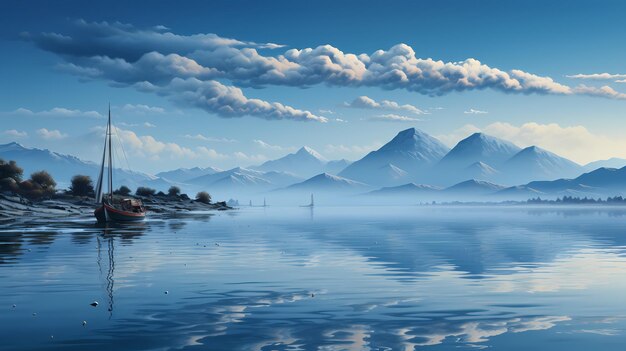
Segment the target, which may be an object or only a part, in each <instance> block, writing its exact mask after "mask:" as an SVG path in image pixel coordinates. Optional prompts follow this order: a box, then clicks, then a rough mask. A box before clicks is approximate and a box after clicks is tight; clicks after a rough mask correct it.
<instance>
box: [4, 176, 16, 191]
mask: <svg viewBox="0 0 626 351" xmlns="http://www.w3.org/2000/svg"><path fill="white" fill-rule="evenodd" d="M0 190H2V191H10V192H12V193H16V192H17V191H18V190H19V187H18V183H17V182H16V181H15V179H13V178H8V177H7V178H2V179H0Z"/></svg>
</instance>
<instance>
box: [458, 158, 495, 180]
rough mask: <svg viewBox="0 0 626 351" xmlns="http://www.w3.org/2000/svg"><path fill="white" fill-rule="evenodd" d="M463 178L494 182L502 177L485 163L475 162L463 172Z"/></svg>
mask: <svg viewBox="0 0 626 351" xmlns="http://www.w3.org/2000/svg"><path fill="white" fill-rule="evenodd" d="M462 174H463V176H465V177H466V178H471V179H481V180H492V179H496V178H497V177H499V176H500V172H499V171H498V170H497V169H495V168H493V167H491V166H489V165H488V164H486V163H484V162H480V161H478V162H474V163H472V164H471V165H469V166H468V167H467V168H465V170H463V172H462Z"/></svg>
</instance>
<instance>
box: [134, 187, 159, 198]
mask: <svg viewBox="0 0 626 351" xmlns="http://www.w3.org/2000/svg"><path fill="white" fill-rule="evenodd" d="M135 194H136V195H138V196H154V194H156V190H154V189H152V188H148V187H145V186H140V187H139V188H137V190H136V191H135Z"/></svg>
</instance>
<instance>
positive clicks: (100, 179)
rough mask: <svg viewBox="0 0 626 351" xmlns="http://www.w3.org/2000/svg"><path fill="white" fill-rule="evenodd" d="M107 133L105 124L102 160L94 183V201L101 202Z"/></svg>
mask: <svg viewBox="0 0 626 351" xmlns="http://www.w3.org/2000/svg"><path fill="white" fill-rule="evenodd" d="M108 134H109V126H108V125H107V129H106V132H105V134H104V148H102V162H101V163H100V173H98V183H97V184H96V203H101V202H102V185H103V182H104V163H105V162H106V155H107V140H108Z"/></svg>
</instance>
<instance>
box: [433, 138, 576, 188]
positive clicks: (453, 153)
mask: <svg viewBox="0 0 626 351" xmlns="http://www.w3.org/2000/svg"><path fill="white" fill-rule="evenodd" d="M582 172H583V167H582V166H580V165H578V164H576V163H574V162H572V161H570V160H568V159H566V158H563V157H560V156H558V155H556V154H554V153H552V152H550V151H547V150H544V149H541V148H539V147H537V146H530V147H527V148H525V149H520V148H519V147H517V146H515V145H514V144H512V143H510V142H508V141H505V140H502V139H498V138H495V137H492V136H489V135H485V134H483V133H474V134H472V135H470V136H469V137H467V138H465V139H463V140H461V141H460V142H459V143H458V144H457V145H456V146H455V147H454V148H452V150H450V152H449V153H448V154H447V155H446V156H445V157H444V158H443V159H442V160H441V161H440V162H439V163H438V164H437V165H436V166H435V168H434V169H433V172H432V173H431V174H430V178H429V179H428V180H429V181H430V182H434V183H437V184H453V183H456V182H459V181H462V180H464V179H470V178H473V179H479V180H485V181H490V182H495V183H500V184H508V185H513V184H520V183H526V182H529V181H532V180H554V179H558V178H563V177H567V178H570V177H575V176H577V175H580V174H581V173H582Z"/></svg>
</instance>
